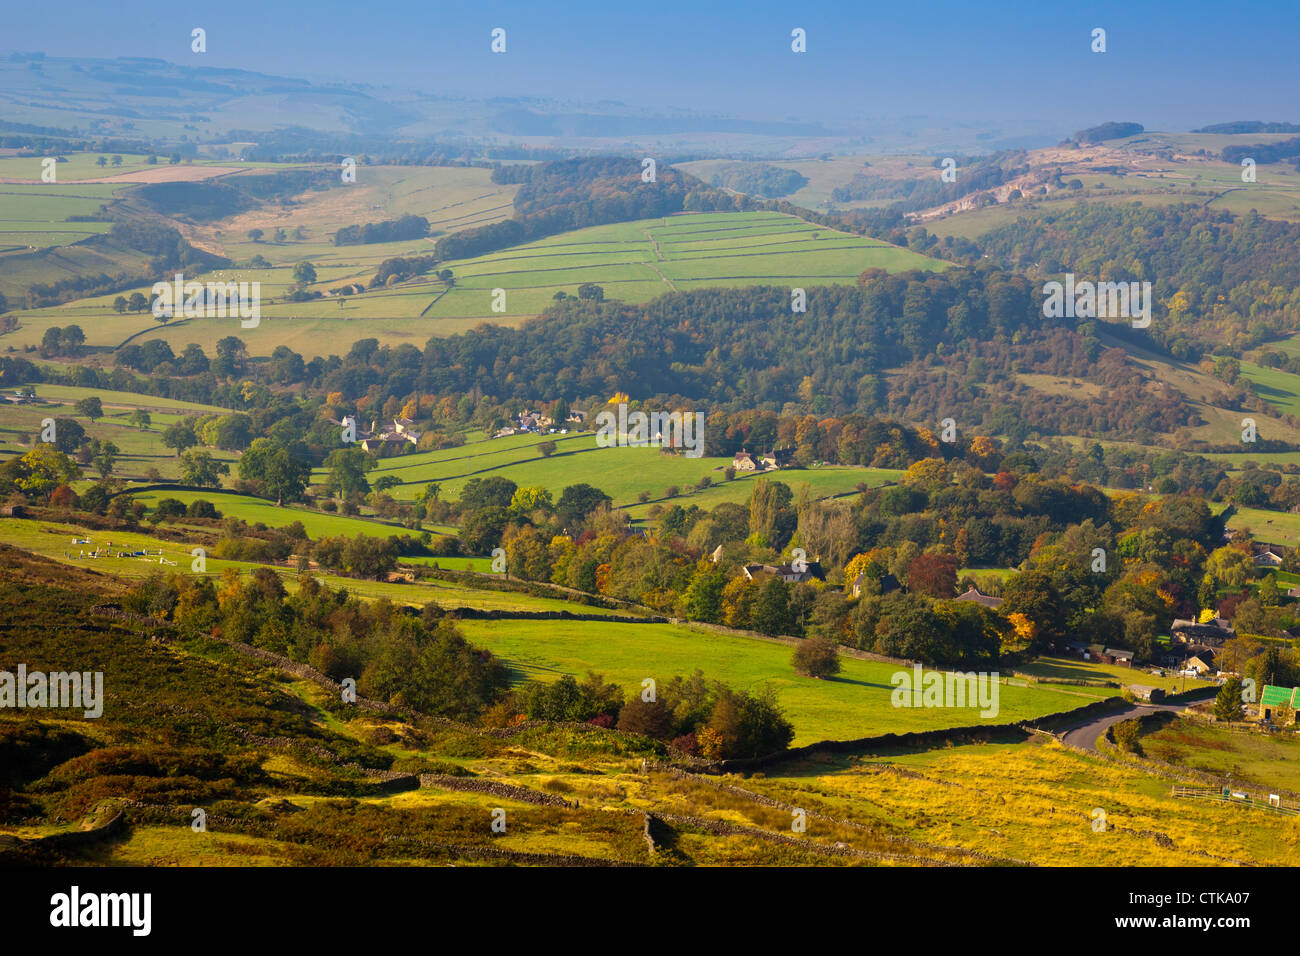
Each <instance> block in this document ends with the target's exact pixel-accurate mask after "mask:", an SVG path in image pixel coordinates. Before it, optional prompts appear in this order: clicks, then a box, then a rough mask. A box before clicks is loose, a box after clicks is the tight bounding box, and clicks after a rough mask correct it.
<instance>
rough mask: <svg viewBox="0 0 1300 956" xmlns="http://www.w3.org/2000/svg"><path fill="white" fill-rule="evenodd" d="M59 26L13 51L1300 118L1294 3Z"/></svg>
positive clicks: (683, 9) (297, 4)
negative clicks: (203, 40)
mask: <svg viewBox="0 0 1300 956" xmlns="http://www.w3.org/2000/svg"><path fill="white" fill-rule="evenodd" d="M196 10H197V11H199V12H195V11H196ZM60 14H61V15H60V16H59V17H58V18H51V17H49V16H48V12H47V10H46V9H44V8H42V7H39V6H32V7H24V8H13V9H11V10H10V12H9V21H10V22H9V24H8V25H7V30H6V37H5V41H4V42H5V48H6V49H5V53H6V55H7V54H8V53H10V52H37V51H40V52H43V53H45V54H46V55H47V56H51V57H75V58H115V57H154V58H158V59H163V60H166V61H168V62H171V63H175V64H178V65H181V66H195V67H207V68H217V69H229V68H235V69H245V70H251V71H257V72H262V73H269V74H274V75H283V76H295V77H302V78H309V79H312V80H313V81H317V82H319V81H334V82H345V83H359V84H370V85H375V86H390V87H394V88H399V89H410V90H418V91H422V92H425V93H431V94H437V95H451V96H455V95H464V96H472V97H475V98H480V97H481V98H491V97H519V96H532V97H540V98H543V99H548V100H554V101H558V102H560V103H563V102H566V101H567V102H572V103H582V104H594V103H599V102H600V101H602V100H608V101H617V102H619V103H622V104H625V105H626V106H628V107H630V108H633V109H640V110H644V111H649V112H656V113H657V112H674V111H681V110H691V111H699V112H703V113H716V114H724V115H728V116H732V117H737V118H744V119H762V120H768V121H799V122H840V123H844V124H851V125H854V126H857V125H858V124H859V123H860V122H861V121H862V120H864V119H867V118H878V119H885V120H889V121H894V122H897V121H900V120H906V121H909V122H916V123H926V122H941V123H957V122H959V123H961V124H962V125H965V126H970V125H976V124H991V125H1000V124H1025V123H1029V124H1031V125H1034V126H1037V125H1039V124H1041V125H1042V126H1043V127H1044V129H1047V128H1053V129H1060V130H1061V131H1066V130H1071V131H1072V130H1074V129H1078V128H1082V127H1084V126H1088V125H1092V124H1095V123H1098V122H1103V121H1106V120H1131V121H1135V122H1140V123H1142V124H1144V125H1145V126H1146V127H1147V128H1148V129H1153V130H1170V131H1173V130H1187V129H1193V128H1197V127H1201V126H1205V125H1208V124H1212V123H1217V122H1224V121H1229V120H1239V119H1258V120H1265V121H1294V120H1297V119H1300V116H1297V115H1296V112H1295V111H1294V107H1293V105H1292V102H1291V97H1290V96H1289V95H1288V94H1289V92H1290V90H1291V89H1293V88H1294V86H1295V80H1296V72H1297V66H1296V65H1295V61H1294V57H1293V55H1292V51H1291V49H1290V47H1291V43H1292V41H1291V38H1292V37H1294V36H1295V34H1296V33H1297V28H1300V7H1297V6H1296V5H1291V4H1284V3H1277V2H1273V3H1260V2H1257V3H1243V4H1239V5H1237V6H1235V7H1234V8H1233V12H1232V14H1231V15H1230V16H1225V15H1224V14H1223V13H1222V11H1221V9H1216V8H1215V7H1211V5H1210V4H1209V3H1207V2H1203V0H1195V2H1189V3H1183V4H1176V5H1175V4H1171V3H1150V4H1144V5H1142V6H1141V7H1140V8H1133V7H1131V6H1130V5H1128V4H1122V3H1112V2H1107V3H1099V4H1095V5H1090V9H1089V10H1087V11H1086V12H1074V11H1071V10H1061V9H1049V8H1045V7H1044V6H1043V5H1041V4H1033V3H1019V2H1004V3H975V4H972V5H970V6H968V7H965V8H963V9H953V10H947V9H945V10H943V11H942V12H939V13H937V14H936V15H934V16H920V17H918V16H917V15H916V13H915V8H911V7H898V6H895V7H891V8H888V9H884V10H879V11H869V10H864V9H857V8H853V7H848V6H844V5H839V4H827V3H820V4H818V3H814V4H810V5H799V6H794V5H782V4H774V3H771V2H759V3H757V4H753V5H745V6H744V7H741V6H740V5H737V4H725V5H716V6H711V7H708V8H700V7H697V6H695V5H688V4H684V3H681V2H678V0H671V2H666V3H663V4H661V5H658V6H656V7H655V8H653V9H652V10H649V11H647V10H644V9H642V8H640V7H635V6H624V5H620V6H611V5H609V4H596V3H593V2H590V0H575V2H573V3H569V4H565V5H564V6H563V8H558V9H551V10H544V9H540V8H535V7H531V6H529V5H525V4H520V3H494V4H488V5H486V6H479V5H470V4H465V3H453V4H447V5H445V6H442V7H437V8H435V7H430V6H427V5H421V4H416V3H411V2H407V0H397V2H394V3H392V4H389V5H386V6H385V7H383V8H382V11H380V12H376V11H375V10H373V9H371V8H357V9H355V10H353V9H350V8H347V7H330V8H322V7H321V6H319V5H317V4H308V3H305V2H302V0H286V2H283V3H279V4H275V5H274V6H267V5H265V4H252V3H248V2H247V0H235V2H231V3H223V4H200V5H191V6H190V8H189V9H187V10H186V11H185V12H180V11H177V10H176V9H174V7H173V6H172V5H171V4H168V3H163V2H161V0H135V2H130V0H128V2H125V3H122V4H119V5H113V6H104V5H99V4H89V3H84V2H74V3H71V4H68V5H66V6H64V7H61V8H60ZM1207 22H1214V23H1216V28H1215V29H1213V30H1207V29H1206V28H1205V27H1206V23H1207ZM143 25H149V26H148V27H147V28H144V29H142V26H143ZM194 27H202V28H203V29H205V30H206V32H207V52H206V53H203V54H195V53H192V52H191V51H190V49H189V43H190V31H191V29H192V28H194ZM496 27H501V28H503V29H505V30H506V31H507V34H506V37H507V50H506V53H505V54H494V53H492V52H491V51H490V49H489V45H490V41H491V37H490V33H491V30H492V29H493V28H496ZM795 27H800V28H802V29H804V30H805V31H807V52H806V53H803V54H796V53H793V52H791V49H790V43H791V39H790V33H791V30H792V29H793V28H795ZM1095 27H1102V28H1104V29H1105V30H1106V31H1107V35H1106V41H1107V51H1106V52H1105V53H1093V52H1091V50H1090V43H1091V32H1092V30H1093V28H1095ZM1188 89H1195V90H1196V91H1197V93H1196V96H1195V97H1194V98H1193V97H1189V96H1187V95H1186V91H1187V90H1188ZM1116 104H1120V105H1116Z"/></svg>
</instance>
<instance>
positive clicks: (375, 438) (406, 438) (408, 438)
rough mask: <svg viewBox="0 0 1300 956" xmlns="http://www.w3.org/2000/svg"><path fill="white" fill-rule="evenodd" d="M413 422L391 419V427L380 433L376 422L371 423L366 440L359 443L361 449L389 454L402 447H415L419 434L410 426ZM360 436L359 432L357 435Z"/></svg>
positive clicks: (405, 419) (406, 419) (403, 419)
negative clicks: (408, 445)
mask: <svg viewBox="0 0 1300 956" xmlns="http://www.w3.org/2000/svg"><path fill="white" fill-rule="evenodd" d="M414 424H415V422H413V421H411V420H410V419H409V418H395V419H393V427H392V428H386V429H383V430H382V431H381V430H380V428H379V423H378V422H372V423H371V425H370V431H369V432H367V433H366V438H365V439H364V440H363V441H362V442H361V447H362V448H363V449H365V450H366V451H374V452H380V453H384V452H387V453H389V454H391V453H393V452H395V451H398V450H400V449H401V447H402V446H403V445H407V444H410V445H415V444H418V443H419V441H420V433H419V432H417V431H415V430H414V428H412V426H413V425H414ZM357 435H358V436H360V435H361V433H360V432H358V433H357Z"/></svg>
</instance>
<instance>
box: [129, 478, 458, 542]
mask: <svg viewBox="0 0 1300 956" xmlns="http://www.w3.org/2000/svg"><path fill="white" fill-rule="evenodd" d="M132 497H134V498H135V500H136V501H143V502H144V503H145V504H146V505H148V506H149V508H150V509H152V508H153V507H154V506H155V505H156V504H157V503H158V502H159V501H160V500H162V499H163V498H175V499H176V500H177V501H182V502H184V503H185V504H187V505H188V504H189V503H190V502H191V501H194V500H195V499H198V498H202V499H204V500H205V501H210V502H212V504H213V505H215V506H216V508H217V510H218V511H220V512H221V515H222V517H228V518H242V519H243V520H244V521H247V522H248V523H249V524H257V523H258V522H260V523H262V524H264V525H266V526H267V527H268V528H282V527H284V526H285V525H287V524H292V523H293V522H295V521H301V522H302V526H303V528H304V529H305V530H306V531H307V534H308V535H309V536H310V537H311V538H313V539H316V538H321V537H333V536H335V535H340V534H345V535H348V536H349V537H352V536H354V535H358V534H366V535H370V536H372V537H381V538H386V537H388V536H389V535H393V534H417V535H418V534H419V532H417V531H408V530H407V529H405V528H402V527H401V526H399V525H394V524H387V523H385V522H381V521H377V520H369V519H366V518H362V517H359V516H350V515H341V514H330V513H329V512H328V511H316V510H313V509H311V508H301V507H296V506H294V505H284V506H282V507H277V506H276V504H275V502H273V501H264V500H263V499H261V498H249V497H246V496H244V495H232V494H222V493H221V492H220V491H215V490H214V491H145V492H141V493H139V494H135V495H133V496H132ZM424 527H425V528H427V529H428V530H430V531H434V532H435V533H439V534H454V533H455V529H453V528H448V527H445V526H441V525H425V526H424Z"/></svg>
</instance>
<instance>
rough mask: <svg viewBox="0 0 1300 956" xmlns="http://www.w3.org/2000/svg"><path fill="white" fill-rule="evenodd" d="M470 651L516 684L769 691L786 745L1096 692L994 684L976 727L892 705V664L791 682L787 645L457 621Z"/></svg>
mask: <svg viewBox="0 0 1300 956" xmlns="http://www.w3.org/2000/svg"><path fill="white" fill-rule="evenodd" d="M461 627H462V629H463V630H464V631H465V634H466V636H467V637H469V639H470V641H471V642H473V643H474V644H477V645H480V646H483V647H486V648H488V649H489V650H490V651H492V652H493V653H494V654H497V655H499V656H500V657H502V658H503V659H504V660H505V661H506V662H507V663H508V664H510V665H511V667H512V668H514V670H515V671H516V673H517V675H518V676H519V677H520V678H525V677H528V678H533V677H536V678H541V679H548V680H549V679H552V678H556V677H559V676H561V675H562V674H572V675H574V676H576V677H578V678H581V677H582V676H583V675H584V674H585V673H586V672H587V671H588V670H594V671H596V672H597V673H600V674H603V675H604V676H605V678H606V679H607V680H611V681H614V682H615V683H618V684H620V685H622V686H624V687H626V688H628V689H629V690H630V689H632V688H639V687H640V686H641V681H642V680H643V679H644V678H647V677H652V678H654V679H655V680H656V681H660V682H663V681H667V680H669V679H671V678H672V677H674V676H675V675H678V674H681V675H689V674H691V673H692V672H693V671H694V670H695V669H696V668H699V669H700V670H702V671H704V674H705V676H706V677H709V678H716V679H718V680H723V681H726V682H727V683H729V684H731V685H732V686H735V687H744V688H750V689H752V688H757V687H758V686H759V685H761V684H770V685H771V686H772V687H774V688H775V689H776V690H777V692H778V694H779V696H780V701H781V706H782V707H783V708H784V709H785V711H786V714H787V716H788V717H789V718H790V720H791V721H792V722H793V723H794V728H795V744H796V745H798V744H806V743H812V742H814V741H817V740H830V739H837V740H848V739H853V738H857V737H867V736H872V735H875V734H885V733H905V732H909V731H918V730H932V729H934V728H936V727H957V726H963V727H964V726H971V725H976V724H979V723H982V722H993V723H1007V722H1010V721H1014V720H1028V719H1032V718H1034V717H1041V716H1044V715H1046V714H1051V713H1057V712H1059V711H1065V710H1073V709H1074V708H1076V707H1082V706H1084V705H1085V704H1088V703H1090V702H1092V701H1094V700H1096V699H1097V698H1098V696H1100V695H1099V694H1097V693H1095V692H1092V693H1091V694H1090V695H1089V694H1083V693H1077V692H1072V691H1078V690H1079V689H1078V688H1070V689H1069V691H1065V690H1056V689H1046V688H1042V687H1015V686H1007V685H1002V686H1000V687H999V708H1000V710H999V713H998V715H997V716H996V717H994V718H989V720H988V721H985V720H984V719H983V718H981V717H980V715H979V711H978V710H972V709H970V708H954V709H951V710H942V711H939V710H937V709H933V708H930V709H927V708H904V707H894V706H893V705H892V704H891V702H890V694H891V693H892V691H893V690H894V685H893V684H891V683H890V677H891V675H892V674H894V673H896V672H897V671H898V670H899V669H900V668H899V667H898V666H896V665H894V664H885V663H877V662H875V661H862V660H857V659H853V658H844V659H843V669H842V670H841V672H840V674H839V675H838V676H837V677H835V678H833V679H830V680H818V679H816V678H811V677H800V676H798V675H796V674H795V672H794V670H793V668H792V667H791V666H790V654H791V647H790V646H788V645H786V644H782V643H777V642H773V641H764V640H759V639H756V638H748V637H741V636H732V635H727V634H720V633H716V632H714V631H710V630H706V629H704V628H700V627H687V626H684V625H674V624H601V623H595V622H587V621H463V622H461Z"/></svg>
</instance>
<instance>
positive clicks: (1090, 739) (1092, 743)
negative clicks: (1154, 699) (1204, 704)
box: [1061, 687, 1218, 750]
mask: <svg viewBox="0 0 1300 956" xmlns="http://www.w3.org/2000/svg"><path fill="white" fill-rule="evenodd" d="M1217 693H1218V688H1217V687H1211V688H1207V689H1206V690H1205V691H1203V692H1202V693H1201V694H1200V695H1198V696H1197V697H1195V698H1192V699H1191V700H1185V701H1182V702H1181V703H1176V704H1129V705H1128V706H1127V707H1125V708H1124V709H1123V710H1120V711H1116V712H1113V713H1110V714H1103V715H1102V716H1100V717H1095V718H1093V719H1092V720H1090V721H1088V722H1087V723H1083V724H1080V725H1079V726H1077V727H1072V728H1071V729H1069V730H1067V731H1066V732H1065V736H1064V737H1062V738H1061V739H1062V740H1063V741H1065V743H1067V744H1069V745H1070V746H1072V747H1081V748H1082V749H1084V750H1096V749H1097V741H1098V740H1100V739H1101V735H1102V734H1104V733H1105V732H1106V730H1107V729H1108V728H1109V727H1111V726H1113V725H1115V724H1118V723H1119V722H1120V721H1121V720H1128V719H1129V718H1130V717H1136V716H1139V715H1141V714H1152V713H1156V712H1158V711H1162V710H1163V711H1168V712H1170V713H1175V714H1176V713H1179V712H1181V711H1182V710H1183V709H1184V708H1185V707H1187V705H1188V704H1194V703H1199V702H1200V701H1202V700H1208V699H1209V698H1210V697H1213V696H1214V695H1215V694H1217Z"/></svg>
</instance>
